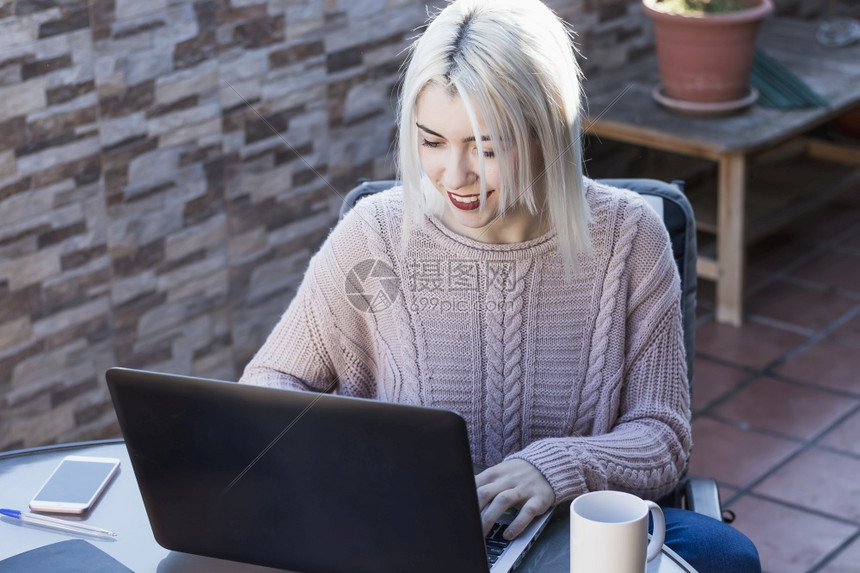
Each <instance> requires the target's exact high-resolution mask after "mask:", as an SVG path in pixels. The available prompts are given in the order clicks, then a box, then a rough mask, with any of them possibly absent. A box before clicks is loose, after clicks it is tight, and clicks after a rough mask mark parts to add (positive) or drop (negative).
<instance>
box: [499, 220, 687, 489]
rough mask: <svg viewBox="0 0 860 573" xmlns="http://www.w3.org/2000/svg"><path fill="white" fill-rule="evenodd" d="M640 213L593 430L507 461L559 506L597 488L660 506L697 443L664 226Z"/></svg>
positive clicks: (676, 287) (533, 446)
mask: <svg viewBox="0 0 860 573" xmlns="http://www.w3.org/2000/svg"><path fill="white" fill-rule="evenodd" d="M640 211H642V212H641V213H640V217H639V219H640V220H639V221H638V223H637V231H636V233H635V236H634V238H633V240H632V241H631V243H630V244H629V252H628V253H627V254H626V256H625V257H624V261H625V264H624V277H625V279H624V281H623V283H624V285H625V288H622V289H620V290H619V292H618V293H617V294H616V295H615V296H616V297H624V299H623V300H615V301H614V306H615V309H616V312H615V313H614V317H613V320H612V321H611V324H612V326H611V327H610V328H611V333H612V335H610V336H609V337H608V339H609V340H610V341H612V342H611V343H610V344H622V343H623V344H624V352H623V356H624V359H623V364H620V365H619V366H618V367H616V368H609V367H603V368H602V369H600V378H599V389H598V390H596V391H597V392H599V393H600V394H601V398H600V399H599V400H596V403H597V408H598V411H596V412H595V414H594V423H593V426H592V428H591V429H590V431H580V433H577V432H575V431H573V430H571V435H568V436H560V437H552V438H546V439H542V440H538V441H535V442H533V443H531V444H529V445H528V446H526V447H525V448H524V449H523V450H521V451H519V452H516V453H514V454H512V455H510V456H508V457H509V458H520V459H524V460H526V461H528V462H530V463H531V464H532V465H534V466H535V467H536V468H537V469H538V470H539V471H541V473H542V474H543V475H544V476H545V477H546V478H547V480H548V481H549V483H550V485H552V487H553V490H554V492H555V495H556V503H560V502H562V501H566V500H569V499H572V498H573V497H576V496H577V495H579V494H581V493H584V492H586V491H593V490H600V489H615V490H621V491H628V492H630V493H634V494H636V495H639V496H641V497H644V498H648V499H659V498H660V497H662V496H664V495H666V494H667V493H669V492H671V490H672V489H673V488H674V486H675V484H676V483H677V481H678V479H679V478H680V477H681V475H682V473H683V471H684V468H685V467H686V464H687V460H688V457H689V453H690V448H691V446H692V439H691V431H690V396H689V386H688V383H687V364H686V358H685V356H686V355H685V348H684V341H683V331H682V322H681V303H680V296H681V295H680V282H679V279H678V274H677V268H676V267H675V263H674V260H673V258H672V254H671V248H670V245H669V239H668V235H667V233H666V231H665V228H664V227H663V224H662V221H660V219H659V217H658V216H657V215H656V213H653V212H651V211H650V209H648V208H647V207H645V208H641V207H640ZM619 248H626V246H625V245H624V244H620V245H619ZM619 333H621V334H619ZM599 334H600V333H597V334H596V336H599ZM616 341H617V342H616ZM597 359H598V360H597V361H596V362H599V361H601V360H602V359H603V357H602V356H598V357H597ZM592 362H595V360H594V359H592ZM590 367H591V368H595V366H594V364H591V365H590Z"/></svg>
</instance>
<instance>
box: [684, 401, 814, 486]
mask: <svg viewBox="0 0 860 573" xmlns="http://www.w3.org/2000/svg"><path fill="white" fill-rule="evenodd" d="M799 447H800V445H799V444H798V443H796V442H793V441H790V440H783V439H780V438H776V437H773V436H769V435H766V434H762V433H759V432H755V431H752V430H742V429H740V428H738V427H735V426H733V425H730V424H725V423H723V422H719V421H717V420H714V419H713V418H709V417H707V416H701V417H699V418H696V419H695V420H694V421H693V453H692V456H691V457H690V475H691V476H699V477H711V478H714V479H715V480H717V482H718V483H720V484H725V485H726V486H729V487H738V488H743V487H747V486H749V485H750V484H751V483H752V482H753V481H755V480H757V479H759V478H761V477H762V476H763V475H764V474H765V473H766V472H767V471H768V470H770V469H771V468H772V467H774V466H775V465H776V464H778V463H779V462H781V461H783V460H785V459H786V458H787V457H788V456H789V455H790V454H792V453H793V452H795V451H796V450H797V449H798V448H799Z"/></svg>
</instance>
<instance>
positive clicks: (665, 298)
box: [241, 180, 691, 502]
mask: <svg viewBox="0 0 860 573" xmlns="http://www.w3.org/2000/svg"><path fill="white" fill-rule="evenodd" d="M586 184H587V185H586V186H587V191H586V198H587V200H588V203H589V205H590V207H591V210H592V224H591V227H590V231H591V235H592V242H593V250H592V251H591V252H589V253H585V254H582V255H581V256H580V270H579V272H578V274H577V275H576V276H575V277H573V278H572V279H566V278H565V277H564V269H563V265H562V262H561V258H560V255H559V250H558V240H557V237H556V235H555V234H554V233H550V234H547V235H545V236H542V237H538V238H536V239H533V240H530V241H527V242H524V243H518V244H486V243H480V242H478V241H474V240H471V239H468V238H465V237H462V236H459V235H457V234H455V233H453V232H451V231H450V230H449V229H447V228H446V227H444V225H442V223H441V222H440V221H438V220H436V219H435V218H430V219H427V220H425V222H424V224H423V225H422V226H421V227H420V228H418V229H416V230H415V231H414V232H413V234H412V235H411V236H410V237H409V244H408V247H407V248H406V249H405V252H404V251H403V250H401V249H400V244H401V242H400V239H401V236H400V233H401V222H402V216H403V214H402V190H398V189H395V190H391V191H388V192H385V193H380V194H378V195H374V196H371V197H368V198H366V199H364V200H362V201H361V202H360V203H359V204H358V206H357V207H356V209H355V210H354V212H352V213H350V214H349V215H348V216H347V217H345V218H344V220H343V221H341V222H340V223H339V224H338V225H337V226H336V227H335V228H334V229H333V230H332V232H331V234H330V235H329V237H328V239H327V240H326V242H325V244H324V245H323V246H322V248H321V249H320V251H319V252H318V253H317V254H316V255H315V256H314V258H313V259H312V261H311V264H310V265H309V268H308V271H307V273H306V275H305V279H304V281H303V282H302V285H301V286H300V288H299V290H298V292H297V294H296V297H295V298H294V300H293V301H292V302H291V304H290V305H289V307H288V308H287V310H286V311H285V312H284V315H283V316H282V317H281V320H280V321H279V323H278V324H277V326H276V327H275V328H274V330H273V331H272V333H271V335H270V336H269V338H268V339H267V340H266V342H265V344H264V345H263V346H262V347H261V348H260V350H259V352H258V353H257V355H256V356H255V357H254V358H253V360H252V361H251V362H250V363H249V364H248V366H247V367H246V369H245V372H244V374H243V376H242V379H241V382H243V383H249V384H259V385H267V386H272V387H281V388H286V389H303V390H311V391H336V392H339V393H343V394H347V395H355V396H363V397H369V398H378V399H385V400H393V401H398V402H403V403H410V404H421V405H424V406H430V407H440V408H447V409H452V410H455V411H457V412H459V413H460V414H461V415H462V416H463V418H464V419H465V421H466V425H467V428H468V431H469V436H470V443H471V447H472V455H473V459H474V461H475V462H479V463H485V464H495V463H498V462H500V461H502V460H504V459H511V458H520V459H524V460H526V461H528V462H530V463H531V464H532V465H534V466H535V467H536V468H537V469H538V470H539V471H541V472H542V473H543V475H544V476H546V478H547V480H548V481H549V483H550V484H551V485H552V487H553V490H554V492H555V495H556V501H557V502H561V501H564V500H568V499H571V498H573V497H574V496H576V495H578V494H580V493H583V492H584V491H588V490H592V489H603V488H614V489H622V490H626V491H631V492H633V493H637V494H639V495H642V496H645V497H651V498H656V497H659V496H661V495H663V494H665V493H667V492H668V491H670V490H671V488H672V487H673V485H674V484H675V482H676V481H677V479H678V477H679V476H680V473H681V471H682V470H683V468H684V466H685V464H686V462H687V458H688V455H689V451H690V447H691V439H690V410H689V394H688V387H687V380H686V362H685V356H684V345H683V339H682V333H681V319H680V285H679V281H678V277H677V272H676V269H675V265H674V261H673V259H672V255H671V249H670V248H669V244H668V236H667V234H666V231H665V229H664V227H663V224H662V222H661V221H660V219H659V217H658V216H657V215H656V213H654V212H653V211H652V210H651V209H650V208H649V207H648V206H647V205H646V204H645V203H644V201H643V200H642V199H641V198H640V197H639V196H638V195H636V194H634V193H630V192H627V191H622V190H619V189H613V188H609V187H606V186H603V185H598V184H596V183H595V182H593V181H590V180H587V181H586ZM363 261H371V263H372V265H373V266H372V267H371V266H370V265H371V263H365V265H364V266H361V263H362V262H363ZM371 268H372V269H373V270H372V271H368V269H371ZM354 269H358V270H360V271H361V272H352V274H351V271H353V270H354ZM348 277H349V278H350V280H349V281H348ZM367 301H374V304H375V306H374V307H373V308H369V307H368V306H367Z"/></svg>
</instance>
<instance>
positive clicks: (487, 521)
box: [481, 489, 524, 535]
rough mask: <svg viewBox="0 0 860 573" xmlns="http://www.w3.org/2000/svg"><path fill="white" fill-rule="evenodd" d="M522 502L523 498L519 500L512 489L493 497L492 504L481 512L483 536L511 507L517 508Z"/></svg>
mask: <svg viewBox="0 0 860 573" xmlns="http://www.w3.org/2000/svg"><path fill="white" fill-rule="evenodd" d="M523 501H524V500H523V498H520V497H519V496H518V495H517V494H516V491H515V490H512V489H507V490H505V491H503V492H501V493H500V494H499V495H497V496H495V497H494V498H493V500H492V502H490V504H489V505H487V506H486V507H485V508H484V511H482V512H481V523H482V525H483V527H484V535H487V534H488V533H489V532H490V529H492V528H493V525H495V523H496V522H497V521H498V520H499V518H500V517H501V516H502V514H503V513H505V512H506V511H507V510H508V509H510V508H512V507H519V505H520V504H521V503H522V502H523Z"/></svg>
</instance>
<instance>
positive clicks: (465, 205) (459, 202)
mask: <svg viewBox="0 0 860 573" xmlns="http://www.w3.org/2000/svg"><path fill="white" fill-rule="evenodd" d="M493 193H495V190H494V191H488V192H487V197H489V196H490V195H492V194H493ZM448 198H449V199H451V203H453V204H454V207H456V208H457V209H460V210H461V211H472V210H474V209H477V208H478V207H480V206H481V196H480V195H455V194H454V193H451V192H450V191H448Z"/></svg>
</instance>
